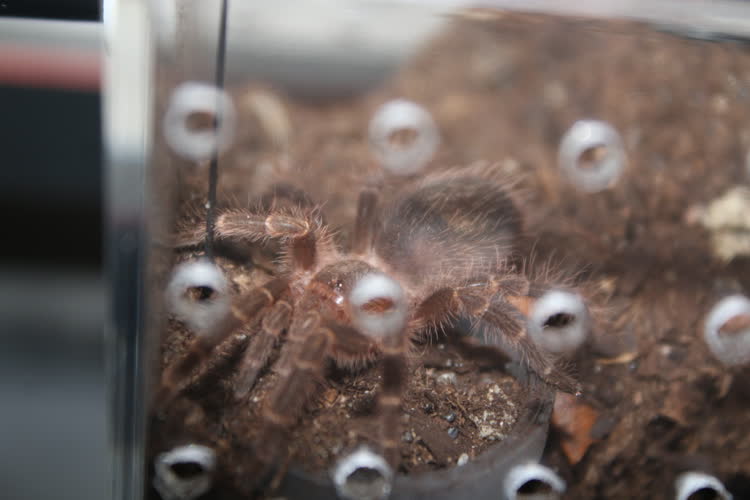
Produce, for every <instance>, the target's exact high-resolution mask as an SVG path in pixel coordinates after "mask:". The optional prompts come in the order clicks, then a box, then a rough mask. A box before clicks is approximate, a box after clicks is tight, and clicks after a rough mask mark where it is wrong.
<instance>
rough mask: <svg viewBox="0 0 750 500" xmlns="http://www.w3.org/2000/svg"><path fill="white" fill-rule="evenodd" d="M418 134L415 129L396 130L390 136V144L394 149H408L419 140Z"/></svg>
mask: <svg viewBox="0 0 750 500" xmlns="http://www.w3.org/2000/svg"><path fill="white" fill-rule="evenodd" d="M418 134H419V133H418V132H417V131H416V130H414V129H413V128H402V129H399V130H394V131H393V132H391V133H390V134H389V135H388V144H390V145H391V146H393V147H394V148H399V149H407V148H410V147H411V146H412V145H413V144H414V142H415V141H416V140H417V135H418Z"/></svg>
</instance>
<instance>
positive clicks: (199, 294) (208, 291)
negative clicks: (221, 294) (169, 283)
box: [186, 286, 216, 302]
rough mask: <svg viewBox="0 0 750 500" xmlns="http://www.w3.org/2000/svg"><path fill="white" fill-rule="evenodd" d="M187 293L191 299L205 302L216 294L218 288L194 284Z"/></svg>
mask: <svg viewBox="0 0 750 500" xmlns="http://www.w3.org/2000/svg"><path fill="white" fill-rule="evenodd" d="M186 294H187V297H188V298H189V299H190V300H193V301H195V302H203V301H204V300H209V299H211V298H212V297H213V296H214V295H215V294H216V290H214V289H213V288H211V287H210V286H193V287H190V288H188V289H187V292H186Z"/></svg>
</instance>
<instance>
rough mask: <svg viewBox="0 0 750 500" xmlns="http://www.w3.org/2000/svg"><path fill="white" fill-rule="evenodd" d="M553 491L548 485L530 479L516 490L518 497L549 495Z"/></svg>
mask: <svg viewBox="0 0 750 500" xmlns="http://www.w3.org/2000/svg"><path fill="white" fill-rule="evenodd" d="M553 491H554V490H553V489H552V485H550V484H549V483H547V482H545V481H541V480H539V479H530V480H528V481H526V482H525V483H523V484H522V485H521V486H520V487H519V488H518V495H524V496H532V495H550V494H551V493H552V492H553Z"/></svg>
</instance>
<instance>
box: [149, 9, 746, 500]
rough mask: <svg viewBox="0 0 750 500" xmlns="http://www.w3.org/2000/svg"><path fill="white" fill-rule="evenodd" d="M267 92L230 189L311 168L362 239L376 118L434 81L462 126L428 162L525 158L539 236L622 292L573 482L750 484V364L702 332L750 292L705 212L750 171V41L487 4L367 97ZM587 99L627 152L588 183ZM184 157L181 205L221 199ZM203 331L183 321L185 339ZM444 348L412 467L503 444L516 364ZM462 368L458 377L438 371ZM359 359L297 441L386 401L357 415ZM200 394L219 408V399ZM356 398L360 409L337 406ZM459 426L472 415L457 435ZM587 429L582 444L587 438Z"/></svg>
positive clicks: (651, 492) (230, 166)
mask: <svg viewBox="0 0 750 500" xmlns="http://www.w3.org/2000/svg"><path fill="white" fill-rule="evenodd" d="M257 92H266V90H262V91H259V90H258V88H257V87H255V88H253V89H236V90H235V95H236V97H237V101H236V102H237V103H238V107H239V108H240V111H241V112H242V113H244V114H243V116H244V117H246V119H244V120H243V121H242V122H241V123H240V134H239V137H238V139H237V143H236V146H235V147H234V148H233V150H232V151H231V152H229V153H228V154H227V155H225V156H224V157H223V158H222V179H221V182H220V188H221V189H220V192H221V193H222V197H223V199H225V200H233V201H231V202H228V203H234V204H237V203H239V204H246V203H247V200H249V199H252V198H253V197H254V196H257V195H259V193H261V192H262V191H263V189H264V188H265V187H267V186H268V185H270V184H271V183H272V182H273V181H274V180H275V179H278V178H284V179H287V180H288V179H293V180H294V181H295V182H298V183H299V184H301V185H303V186H305V187H306V188H307V189H306V190H307V191H308V192H309V193H310V195H311V196H312V197H313V198H314V199H317V200H326V206H325V209H326V216H327V217H328V220H329V222H331V223H332V225H334V226H336V227H342V228H344V230H343V231H342V233H341V240H342V242H345V240H346V228H348V227H349V225H350V224H351V221H352V219H353V214H354V210H355V200H356V196H357V193H358V191H359V187H360V186H362V185H363V184H364V183H365V182H368V181H372V179H377V178H379V177H380V176H381V175H382V174H381V173H380V170H379V168H378V166H377V163H376V162H375V160H374V158H373V157H372V156H371V154H370V151H369V149H368V147H367V139H366V130H367V122H368V120H369V118H370V117H371V116H372V113H373V111H374V110H375V109H376V108H377V107H378V106H379V105H380V104H382V103H383V102H385V101H387V100H388V99H390V98H393V97H405V98H409V99H413V100H415V101H417V102H419V103H420V104H422V105H423V106H424V107H425V108H427V109H428V110H429V111H430V112H431V113H432V114H433V117H434V118H435V120H436V122H437V123H438V126H439V128H440V130H441V134H442V139H443V141H442V144H441V146H440V150H439V152H438V154H437V155H436V157H435V158H434V160H433V161H432V162H431V165H430V166H429V168H431V169H441V168H447V167H453V166H457V165H468V164H473V163H475V162H477V161H487V162H493V163H495V162H497V163H500V165H501V166H502V169H503V170H504V171H505V172H506V173H507V174H508V176H509V178H511V177H513V178H518V177H520V178H521V184H520V185H521V188H522V189H523V190H524V192H525V200H526V201H525V203H524V207H523V210H524V216H525V221H526V230H527V233H528V236H529V237H528V238H527V241H525V242H523V243H522V250H524V251H526V252H527V254H528V255H529V256H530V255H531V254H532V249H533V254H534V255H535V259H536V260H537V261H539V262H545V261H546V260H547V259H550V258H551V259H552V261H553V262H555V263H556V264H555V265H556V266H559V267H561V268H564V269H568V270H570V271H574V272H582V273H583V274H582V276H583V277H584V278H585V280H586V281H587V283H589V284H590V286H592V287H594V288H597V289H598V290H601V291H604V292H606V293H605V294H606V295H608V296H609V297H610V298H609V301H608V304H607V305H608V306H609V307H610V310H611V318H610V320H611V322H610V323H611V324H610V326H609V327H608V329H607V331H604V332H598V334H597V337H596V338H595V340H594V341H592V342H590V343H589V344H588V345H586V346H585V347H584V348H583V349H582V350H581V351H580V352H579V353H578V354H577V355H576V357H575V359H574V360H573V365H574V367H575V370H576V372H577V377H578V379H579V380H580V381H581V383H582V385H583V388H584V395H583V397H582V398H580V399H579V400H578V401H575V402H573V403H572V404H567V405H564V404H559V405H558V406H557V407H556V415H555V422H556V424H557V425H556V426H555V427H554V428H553V431H552V435H551V439H550V440H549V443H548V447H547V450H546V453H545V461H546V462H547V463H549V464H551V465H552V466H554V467H555V468H556V469H557V470H558V471H559V472H560V474H561V475H562V476H563V477H564V478H565V479H566V480H567V481H568V485H569V488H568V493H567V494H566V498H575V499H580V498H608V499H609V498H613V499H614V498H622V499H626V498H669V497H670V496H671V495H673V491H672V482H673V479H674V478H675V477H676V475H677V474H678V473H679V472H680V471H682V470H686V469H702V470H707V471H709V472H712V473H715V474H716V475H717V476H718V477H719V478H720V479H722V480H723V481H724V482H725V484H726V485H727V486H728V488H729V489H730V490H731V491H732V492H733V493H734V494H735V496H736V498H750V433H748V432H747V429H750V412H749V411H748V403H747V401H749V400H750V399H748V398H750V383H749V382H748V380H750V379H749V378H748V375H749V373H748V372H747V370H745V371H744V372H743V371H742V370H737V369H734V370H730V369H727V368H725V367H723V366H722V365H721V364H720V363H719V362H718V361H716V360H715V359H714V358H713V357H712V356H711V355H710V353H709V352H708V350H707V348H706V346H705V344H704V343H703V341H702V337H701V336H702V325H703V321H704V319H705V316H706V314H707V312H708V311H709V310H710V308H711V307H712V305H713V304H714V303H715V302H716V301H717V300H719V299H720V298H721V297H722V296H724V295H726V294H728V293H737V292H739V293H745V294H748V293H749V292H750V260H748V258H747V257H745V256H742V255H738V256H735V257H734V258H733V259H726V258H724V259H722V258H719V257H718V255H721V254H722V252H721V250H720V249H718V248H716V246H715V240H712V234H711V233H710V232H709V231H708V230H707V229H705V228H704V226H703V225H702V224H701V223H700V217H696V216H695V214H696V213H702V210H703V207H705V206H706V205H708V204H709V203H710V202H711V201H712V200H715V199H717V198H719V197H721V196H722V195H724V194H725V193H726V192H727V191H728V190H729V189H730V188H732V187H735V186H737V185H746V184H747V181H748V171H747V168H746V155H747V152H748V151H750V122H749V121H748V119H747V117H748V116H750V113H749V111H750V54H748V53H747V51H746V49H745V48H744V47H743V46H741V45H739V44H724V45H722V44H717V43H710V42H701V41H694V40H685V39H680V38H676V37H673V36H671V35H668V34H663V33H659V32H655V31H653V30H651V29H649V28H646V27H644V26H640V25H635V24H630V23H624V22H623V23H620V22H603V21H589V20H560V19H555V18H550V17H544V16H525V15H518V14H513V15H510V14H501V15H498V14H496V13H492V14H487V13H481V14H476V15H472V16H469V17H466V16H463V17H460V18H457V19H454V20H452V21H451V24H450V26H449V27H448V28H447V29H446V31H445V32H444V33H443V34H442V35H441V36H440V37H439V38H438V39H437V40H436V41H434V42H433V43H431V44H430V45H429V46H427V47H425V49H424V50H423V51H422V52H421V53H420V54H419V56H418V57H417V58H416V59H415V60H414V61H413V62H412V63H411V64H410V65H409V66H408V67H407V68H406V69H405V70H404V72H403V73H401V74H399V75H397V77H396V78H395V79H394V80H393V81H391V82H388V83H387V84H385V85H384V86H383V88H382V89H381V90H379V91H377V92H376V93H374V94H371V95H368V96H366V97H363V98H359V99H354V100H347V101H337V102H327V103H310V102H300V101H295V100H293V99H291V98H290V99H288V100H286V101H285V105H284V107H282V108H281V109H282V110H284V109H285V111H283V112H284V113H285V114H286V115H287V118H288V119H287V120H286V123H284V120H281V121H279V120H276V121H275V122H273V121H272V122H268V120H266V121H265V122H264V120H263V119H258V118H257V114H254V113H256V112H255V111H254V110H256V109H257V107H255V105H253V104H252V98H251V96H252V95H253V94H254V93H257ZM581 118H598V119H602V120H606V121H607V122H609V123H610V124H612V125H613V126H614V127H615V128H616V129H617V130H618V131H619V132H620V134H621V136H622V137H623V140H624V143H625V148H626V151H627V155H628V165H627V168H626V170H625V172H624V174H623V176H622V177H621V178H620V179H619V180H618V182H617V183H616V184H615V185H614V186H613V187H611V188H610V189H607V190H605V191H602V192H599V193H594V194H585V193H582V192H579V191H577V190H576V189H575V188H574V187H572V186H570V185H569V184H568V183H567V182H565V180H564V179H562V178H561V176H560V175H559V173H558V170H557V148H558V143H559V141H560V138H561V136H562V135H563V134H564V132H565V131H566V130H567V129H568V128H569V127H570V126H571V125H572V124H573V123H574V122H575V121H576V120H578V119H581ZM268 123H276V124H277V126H275V128H274V127H273V126H269V125H268ZM279 123H281V124H280V125H279ZM182 172H183V173H182V174H181V186H182V189H183V191H182V193H181V201H182V202H183V204H182V206H183V207H192V206H196V205H197V206H200V204H201V203H202V202H203V196H204V194H205V183H204V182H203V179H204V178H205V172H201V171H200V170H198V169H193V170H192V171H191V170H190V169H189V168H186V169H183V170H182ZM290 173H291V174H290ZM737 230H738V231H742V230H743V229H742V228H739V229H737ZM745 230H746V229H745ZM256 261H257V259H256ZM253 272H259V271H257V270H254V271H253ZM172 325H174V323H172ZM184 335H185V334H184V332H182V333H180V330H179V328H176V327H175V328H173V329H172V330H171V333H170V334H169V335H168V337H167V340H166V344H165V345H166V349H165V355H164V361H168V360H169V359H170V356H172V355H173V354H174V353H175V352H179V350H180V345H181V344H180V343H181V342H183V340H182V339H183V337H184ZM430 352H431V354H430V355H434V356H435V361H434V363H433V362H431V363H433V364H432V365H430V364H429V363H428V366H427V367H421V368H417V369H415V370H414V372H413V375H414V376H413V380H412V382H413V383H412V385H411V387H410V390H409V395H408V396H407V404H406V405H405V406H404V412H405V415H408V417H406V416H405V417H404V420H405V427H404V431H405V432H411V437H410V438H409V437H407V436H406V435H405V436H404V437H405V439H404V440H403V446H404V448H403V449H402V450H401V451H402V454H403V455H404V457H405V465H404V468H405V469H406V470H413V471H419V470H423V469H426V468H427V469H429V468H434V467H447V466H450V465H451V464H453V463H455V461H456V460H457V458H458V456H459V455H460V451H459V450H458V449H457V448H456V446H458V445H459V444H460V443H463V442H464V441H463V440H466V443H468V448H466V447H464V448H463V450H467V451H468V453H469V455H470V456H473V455H472V454H473V453H478V452H480V451H481V449H482V447H483V446H485V445H486V444H487V440H483V439H481V438H478V435H479V434H478V433H481V432H482V431H481V425H480V424H478V423H477V418H481V415H482V412H483V411H485V410H483V407H482V401H483V400H488V399H489V398H490V396H493V397H494V395H495V394H496V393H495V392H494V391H495V390H496V389H495V387H497V388H498V389H499V393H498V394H502V398H503V399H505V398H507V399H508V400H513V394H514V391H515V390H516V389H514V387H515V386H514V384H513V382H512V380H511V379H508V378H507V377H505V376H503V375H502V374H501V373H496V372H491V373H483V374H482V375H479V374H478V371H477V370H476V369H474V368H472V367H471V363H469V362H468V361H466V360H460V359H459V358H456V357H455V355H454V354H453V353H452V352H451V351H450V349H439V348H437V347H436V346H432V347H431V348H430ZM448 361H451V362H452V363H457V364H454V365H452V366H451V367H448V366H447V365H446V363H448ZM458 364H462V366H463V367H464V369H466V370H467V371H466V372H461V371H460V370H459V369H458V368H457V367H458ZM447 370H448V371H451V372H452V373H456V376H457V382H456V385H455V386H453V385H443V386H439V385H437V379H438V378H439V376H440V375H441V374H443V373H446V371H447ZM338 377H339V378H334V380H333V381H332V382H331V384H330V385H329V386H327V387H326V388H325V389H324V391H323V397H322V399H321V400H320V403H319V405H318V406H317V407H316V409H315V410H313V411H311V412H310V415H308V416H306V417H305V418H306V422H307V423H308V424H309V425H310V426H312V427H313V428H315V429H316V435H317V436H319V437H320V439H321V440H324V441H325V442H326V443H327V445H326V447H322V448H320V447H318V448H316V447H312V446H311V447H307V446H306V445H304V446H301V445H299V446H298V444H299V443H303V444H304V443H305V441H304V438H303V437H302V434H303V433H304V431H303V430H300V431H298V434H296V435H295V445H294V446H292V449H293V452H294V453H295V454H296V456H298V457H299V458H300V460H301V461H302V462H303V463H305V464H308V465H309V466H310V467H313V468H315V467H324V466H326V465H327V464H329V463H330V461H331V460H332V458H333V455H335V453H336V451H337V450H340V449H343V448H346V447H347V446H350V445H351V444H353V443H354V442H355V441H356V440H357V439H359V438H361V437H364V438H365V440H366V439H367V436H370V435H371V433H372V429H371V428H370V427H369V426H370V425H371V422H370V421H369V420H367V419H361V422H360V419H358V418H351V419H349V418H347V417H346V416H344V415H345V414H349V415H351V414H352V412H353V413H354V414H357V413H358V412H364V413H365V414H366V413H367V411H369V410H367V409H368V408H370V405H371V404H372V400H373V399H372V398H373V390H374V388H375V386H376V385H377V384H376V381H375V379H374V376H373V375H371V374H369V375H368V374H367V373H363V374H360V375H358V376H352V375H343V374H340V375H339V376H338ZM485 377H487V379H486V380H484V381H482V380H481V379H483V378H485ZM272 378H273V376H272V375H271V376H269V377H268V380H267V381H264V384H265V383H272ZM262 387H263V384H261V388H260V389H259V390H261V391H262V390H263V389H262ZM441 391H442V392H441ZM425 394H433V395H438V396H437V397H436V398H434V400H433V399H431V398H430V397H428V396H425ZM456 398H458V399H456ZM428 403H429V404H431V405H432V407H431V408H432V409H431V411H426V410H425V405H427V404H428ZM459 403H460V405H459ZM461 406H464V409H461ZM504 408H506V409H507V411H508V413H507V415H505V414H503V415H497V418H494V417H493V419H494V421H495V422H499V423H498V426H499V427H498V432H499V434H502V433H503V432H504V431H503V429H504V428H505V427H504V425H505V424H504V423H501V422H505V421H506V418H507V419H509V420H512V418H513V412H512V407H511V406H509V405H505V406H504ZM581 409H585V411H584V413H585V415H586V417H585V418H582V419H573V420H574V421H576V422H582V423H580V424H565V421H566V418H565V417H566V416H570V415H569V414H567V413H569V412H570V414H573V415H577V413H575V412H577V411H580V410H581ZM225 410H226V411H228V412H230V413H232V412H235V411H240V410H239V409H232V408H227V409H225ZM191 411H193V410H191ZM242 411H250V412H252V411H253V410H252V409H249V410H248V409H243V410H242ZM188 413H190V412H188ZM193 413H195V414H196V415H197V414H201V415H203V414H204V413H207V414H209V418H208V420H209V421H210V420H211V418H210V410H205V409H203V410H200V411H198V410H194V411H193ZM450 414H453V415H454V416H455V420H454V421H453V422H450V421H448V419H447V418H446V417H447V416H448V415H450ZM195 418H196V420H195V421H196V422H197V421H199V420H200V418H198V417H195ZM201 418H203V417H201ZM337 419H339V420H346V425H343V426H340V427H337V426H336V424H335V422H336V421H337ZM568 420H570V419H568ZM186 422H188V423H186V424H185V429H187V430H191V429H190V425H189V422H190V420H189V419H188V420H186ZM451 428H458V437H457V438H456V439H455V440H454V439H452V438H451V437H450V434H449V433H453V432H454V431H450V429H451ZM193 430H194V429H193ZM208 430H209V429H202V430H200V432H203V433H204V434H205V432H207V431H208ZM215 430H216V431H217V432H218V434H216V435H215V436H214V437H213V438H207V439H211V441H212V442H217V443H219V444H218V446H219V448H220V449H229V448H231V447H232V444H231V443H230V442H227V441H222V440H225V437H223V436H225V434H222V432H224V431H223V430H221V426H219V427H218V428H216V429H215ZM200 432H199V433H200ZM216 436H219V437H216ZM409 439H411V441H409ZM571 442H577V443H579V444H580V443H583V444H581V445H580V446H578V448H577V451H576V452H572V451H571V447H570V443H571ZM151 444H152V446H151V450H152V451H154V452H155V451H158V450H159V449H160V446H162V445H164V441H162V438H161V437H159V435H157V434H156V433H155V434H154V437H153V439H152V442H151ZM472 445H474V448H471V446H472ZM222 447H223V448H222Z"/></svg>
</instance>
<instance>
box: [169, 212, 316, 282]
mask: <svg viewBox="0 0 750 500" xmlns="http://www.w3.org/2000/svg"><path fill="white" fill-rule="evenodd" d="M319 228H320V221H318V220H316V219H315V217H314V216H312V215H309V214H302V213H294V212H287V211H277V212H272V213H270V214H259V213H256V212H253V211H251V210H247V209H232V210H225V211H224V212H222V213H221V215H219V216H218V217H217V218H216V224H215V227H214V238H215V239H216V240H227V241H249V242H259V241H263V240H267V239H270V238H274V239H281V240H288V241H289V248H288V250H287V251H288V255H289V257H290V259H291V260H292V262H293V263H294V264H295V265H296V266H297V267H299V268H301V269H304V270H308V269H311V268H312V266H313V265H314V264H315V262H316V257H317V237H316V234H315V233H316V230H318V229H319ZM205 238H206V233H205V231H203V229H202V228H197V227H192V228H183V229H182V230H180V231H178V233H177V235H176V236H175V241H174V246H176V247H178V248H179V247H190V246H197V245H200V244H201V243H202V242H203V241H204V240H205Z"/></svg>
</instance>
